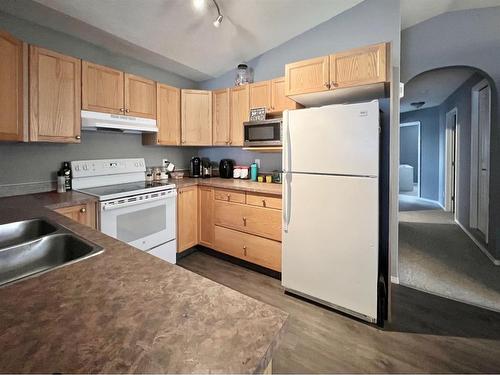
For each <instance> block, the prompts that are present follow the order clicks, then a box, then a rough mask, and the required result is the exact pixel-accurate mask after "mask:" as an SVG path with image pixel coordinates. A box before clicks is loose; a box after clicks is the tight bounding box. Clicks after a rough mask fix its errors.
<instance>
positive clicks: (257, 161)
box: [255, 159, 260, 169]
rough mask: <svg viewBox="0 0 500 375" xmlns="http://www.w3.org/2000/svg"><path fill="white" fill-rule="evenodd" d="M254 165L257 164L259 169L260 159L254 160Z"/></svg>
mask: <svg viewBox="0 0 500 375" xmlns="http://www.w3.org/2000/svg"><path fill="white" fill-rule="evenodd" d="M255 164H257V168H259V169H260V159H255Z"/></svg>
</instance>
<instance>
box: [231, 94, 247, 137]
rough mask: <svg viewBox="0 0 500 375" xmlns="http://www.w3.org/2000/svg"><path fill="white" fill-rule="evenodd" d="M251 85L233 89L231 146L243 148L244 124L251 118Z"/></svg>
mask: <svg viewBox="0 0 500 375" xmlns="http://www.w3.org/2000/svg"><path fill="white" fill-rule="evenodd" d="M249 92H250V90H249V85H243V86H238V87H233V88H232V89H231V137H230V140H229V144H230V145H231V146H243V123H244V122H245V121H248V119H249V116H250V94H249Z"/></svg>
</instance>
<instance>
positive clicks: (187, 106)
mask: <svg viewBox="0 0 500 375" xmlns="http://www.w3.org/2000/svg"><path fill="white" fill-rule="evenodd" d="M181 106H182V110H181V139H182V141H181V142H182V145H184V146H211V145H212V92H211V91H205V90H182V91H181Z"/></svg>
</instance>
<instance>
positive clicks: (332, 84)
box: [330, 82, 339, 87]
mask: <svg viewBox="0 0 500 375" xmlns="http://www.w3.org/2000/svg"><path fill="white" fill-rule="evenodd" d="M338 85H339V84H338V83H337V82H332V83H331V84H330V86H331V87H337V86H338Z"/></svg>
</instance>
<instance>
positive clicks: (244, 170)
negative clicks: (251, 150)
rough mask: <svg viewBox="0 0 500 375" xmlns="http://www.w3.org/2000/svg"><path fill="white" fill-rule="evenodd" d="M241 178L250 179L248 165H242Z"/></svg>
mask: <svg viewBox="0 0 500 375" xmlns="http://www.w3.org/2000/svg"><path fill="white" fill-rule="evenodd" d="M240 178H241V179H242V180H247V179H248V167H247V166H243V167H241V172H240Z"/></svg>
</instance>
